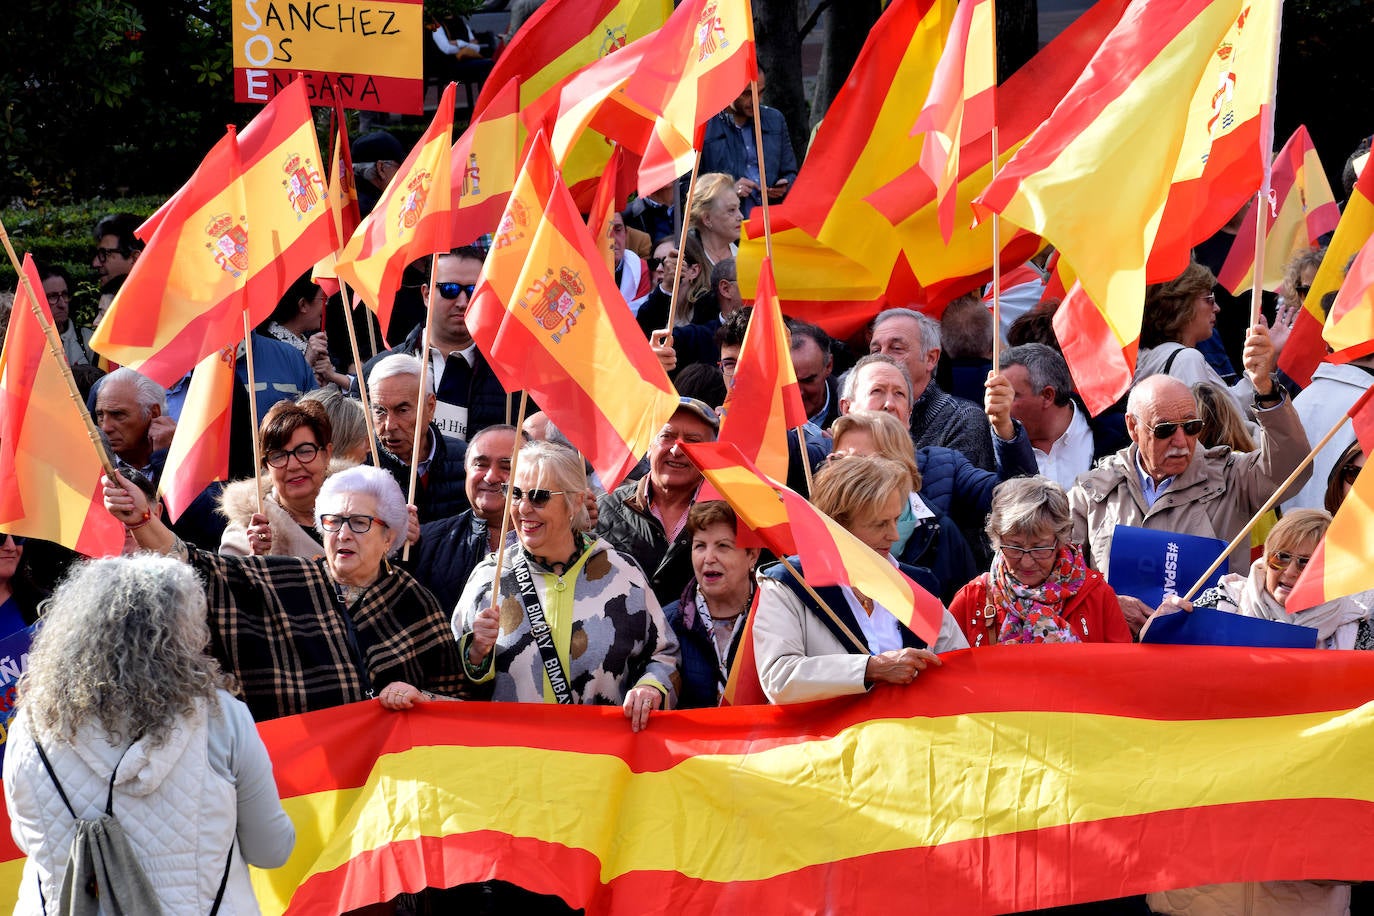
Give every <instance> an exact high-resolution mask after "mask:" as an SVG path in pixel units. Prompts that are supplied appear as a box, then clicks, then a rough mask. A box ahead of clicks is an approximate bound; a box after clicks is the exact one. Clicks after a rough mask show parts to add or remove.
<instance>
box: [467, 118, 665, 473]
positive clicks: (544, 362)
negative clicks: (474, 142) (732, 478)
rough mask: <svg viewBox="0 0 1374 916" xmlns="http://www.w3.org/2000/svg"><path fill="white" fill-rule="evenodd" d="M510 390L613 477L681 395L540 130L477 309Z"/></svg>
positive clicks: (479, 331) (477, 331) (476, 329)
mask: <svg viewBox="0 0 1374 916" xmlns="http://www.w3.org/2000/svg"><path fill="white" fill-rule="evenodd" d="M467 324H468V329H469V331H471V333H472V339H473V340H475V341H476V342H477V346H478V347H479V348H480V349H481V351H482V353H483V354H484V355H485V356H486V357H487V361H488V362H489V363H490V364H491V367H492V369H493V370H494V371H495V372H496V375H497V377H498V378H499V379H500V381H501V384H502V386H503V387H504V388H505V389H506V390H507V391H516V390H519V389H525V390H528V391H529V393H530V396H531V397H532V398H534V399H535V401H537V402H538V404H539V406H540V409H542V410H543V411H544V412H545V413H546V414H548V415H549V418H550V419H551V420H553V422H554V423H555V424H557V426H558V428H559V429H561V430H563V431H564V432H565V433H566V434H567V436H568V438H569V439H570V440H571V441H572V443H573V445H575V446H576V447H577V448H578V449H579V450H580V451H581V452H582V453H583V454H584V455H585V456H586V458H587V460H588V461H590V462H591V464H592V467H593V468H595V470H596V472H597V474H598V475H599V476H600V477H601V481H602V483H603V484H604V485H605V486H606V488H607V489H608V490H609V489H613V488H614V487H615V486H616V485H617V484H618V483H620V481H621V480H622V479H623V478H624V476H625V475H626V474H627V473H628V472H629V471H630V469H631V468H633V467H634V465H635V464H636V462H638V461H639V458H640V456H641V455H643V454H644V453H645V452H646V451H648V449H649V444H650V443H651V442H652V441H653V438H654V436H656V435H657V434H658V431H659V430H660V429H662V428H663V424H664V423H666V422H667V421H668V418H669V417H671V416H672V414H673V411H674V410H675V409H676V408H677V406H678V397H677V392H676V391H674V390H673V386H672V384H671V383H670V382H669V381H668V375H667V373H665V372H664V371H663V367H662V366H661V365H659V362H658V359H657V358H656V357H655V356H654V354H653V351H652V350H650V349H649V342H648V341H647V340H645V339H644V335H643V333H642V332H641V331H640V330H639V326H638V325H636V324H635V321H634V316H633V315H632V314H631V312H630V309H629V307H628V306H627V305H626V304H625V300H624V298H623V297H622V296H621V295H620V291H619V290H618V289H617V288H616V285H615V280H614V278H613V277H612V276H611V273H610V271H608V270H607V269H606V264H605V261H604V260H603V257H602V254H601V252H600V251H599V250H598V249H597V246H596V241H595V240H594V239H593V238H592V237H591V234H590V233H589V232H588V231H587V226H586V224H585V223H583V222H582V217H581V215H580V214H579V213H578V212H577V207H576V206H574V204H573V200H572V195H571V194H569V193H568V190H567V187H566V186H565V185H564V184H563V182H562V180H561V179H560V178H559V176H558V173H557V172H556V171H555V170H554V165H553V159H552V155H551V153H550V152H549V146H548V142H547V141H546V140H545V139H544V137H543V135H542V134H536V135H535V139H534V142H533V143H532V145H531V147H530V153H529V155H528V156H527V157H526V159H525V164H524V168H523V169H522V170H521V173H520V177H519V178H518V179H517V180H516V183H515V189H514V190H513V191H512V192H511V195H510V200H509V201H508V202H507V203H506V211H505V213H504V214H503V215H502V217H501V222H500V225H499V226H498V228H497V231H496V236H495V239H494V240H493V242H492V248H491V253H490V254H489V255H488V256H487V262H486V264H485V266H484V267H483V268H482V278H481V280H480V281H479V282H478V286H477V291H476V292H475V293H474V294H473V297H472V303H471V305H469V306H468V312H467Z"/></svg>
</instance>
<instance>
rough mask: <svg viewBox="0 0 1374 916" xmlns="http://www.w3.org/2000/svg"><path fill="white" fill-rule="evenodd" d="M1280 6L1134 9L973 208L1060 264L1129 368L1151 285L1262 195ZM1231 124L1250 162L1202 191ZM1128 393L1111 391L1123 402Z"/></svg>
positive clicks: (1195, 1)
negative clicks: (1040, 240)
mask: <svg viewBox="0 0 1374 916" xmlns="http://www.w3.org/2000/svg"><path fill="white" fill-rule="evenodd" d="M1274 6H1275V5H1274V4H1256V5H1254V6H1251V5H1250V4H1249V3H1248V2H1247V0H1186V2H1177V0H1143V2H1137V3H1134V4H1132V5H1131V6H1130V8H1129V9H1128V10H1127V11H1126V13H1125V14H1124V15H1123V17H1122V19H1121V21H1120V23H1119V24H1118V25H1117V27H1116V28H1115V29H1113V30H1112V32H1111V34H1110V35H1108V36H1107V38H1106V40H1105V41H1104V42H1103V44H1102V46H1101V48H1100V49H1099V50H1098V52H1097V54H1096V55H1095V56H1094V57H1093V59H1092V61H1091V62H1090V63H1089V65H1088V67H1087V69H1086V70H1085V71H1084V72H1083V75H1082V76H1081V77H1080V78H1079V80H1078V82H1077V83H1075V85H1074V86H1073V88H1072V89H1071V90H1070V92H1069V94H1068V95H1067V96H1066V97H1065V98H1064V100H1063V101H1062V102H1060V104H1059V105H1058V107H1057V108H1055V111H1054V114H1053V115H1052V116H1051V117H1050V119H1049V120H1048V121H1046V122H1045V124H1044V125H1043V126H1042V127H1041V128H1040V129H1039V130H1037V131H1036V133H1035V134H1034V135H1033V136H1032V137H1031V138H1030V139H1029V140H1028V141H1027V142H1026V144H1025V146H1023V147H1021V149H1020V150H1018V151H1017V153H1016V155H1015V156H1014V157H1013V158H1012V160H1011V162H1010V163H1008V165H1007V167H1006V168H1005V169H1003V170H1002V171H1001V172H1000V173H999V175H998V177H997V179H996V180H995V181H993V183H992V184H991V185H989V186H988V188H987V190H986V191H984V192H983V194H982V196H981V197H980V198H979V200H978V201H977V202H976V206H981V207H983V208H985V212H986V211H996V212H999V213H1001V214H1002V215H1003V216H1005V217H1007V218H1008V219H1010V220H1011V221H1012V222H1014V223H1016V224H1017V225H1019V226H1022V227H1024V228H1026V229H1028V230H1030V231H1032V232H1036V233H1038V234H1039V235H1041V236H1042V237H1044V238H1045V239H1046V240H1047V241H1049V242H1050V243H1052V244H1053V245H1054V246H1055V247H1056V248H1057V249H1058V250H1059V251H1060V252H1061V253H1062V255H1063V259H1064V261H1066V262H1067V263H1068V264H1069V265H1071V266H1072V267H1073V270H1074V271H1075V272H1076V274H1077V277H1078V282H1079V283H1080V284H1082V287H1083V290H1084V292H1085V293H1086V294H1087V297H1088V299H1090V300H1091V301H1092V303H1094V305H1095V307H1096V308H1097V309H1098V310H1099V311H1100V313H1101V315H1102V321H1100V322H1098V324H1099V325H1104V326H1105V327H1106V328H1107V329H1109V331H1110V334H1109V335H1104V339H1103V340H1102V341H1101V343H1102V345H1103V346H1104V347H1106V348H1107V349H1109V350H1110V351H1112V352H1113V353H1121V354H1122V359H1123V360H1124V361H1125V363H1126V364H1127V365H1129V366H1131V367H1132V368H1133V367H1134V365H1135V348H1136V346H1137V341H1138V339H1139V336H1140V322H1141V315H1142V308H1143V302H1144V292H1145V286H1146V284H1147V283H1150V282H1157V281H1161V280H1167V279H1170V278H1172V277H1174V276H1176V275H1177V274H1178V273H1179V272H1180V271H1182V269H1183V268H1184V267H1185V266H1186V264H1187V260H1188V257H1189V250H1190V248H1191V246H1192V245H1193V244H1195V243H1196V242H1198V241H1201V240H1202V238H1205V237H1206V235H1207V234H1210V232H1212V231H1215V229H1216V228H1218V227H1219V225H1220V224H1221V223H1224V222H1225V220H1226V219H1228V218H1229V217H1230V215H1231V214H1233V213H1234V212H1235V210H1236V209H1239V206H1240V204H1241V203H1242V202H1243V201H1244V199H1245V196H1246V195H1247V194H1250V193H1253V192H1254V190H1255V189H1257V188H1258V187H1259V182H1260V175H1261V172H1262V168H1263V165H1264V162H1265V158H1266V157H1267V153H1266V154H1265V155H1264V156H1261V153H1260V146H1259V136H1258V132H1259V128H1260V125H1261V123H1262V121H1263V118H1262V117H1261V108H1262V107H1263V106H1264V105H1265V104H1266V101H1265V100H1267V98H1268V96H1269V93H1270V92H1271V91H1272V86H1273V83H1272V73H1273V69H1272V68H1273V64H1274V55H1273V53H1272V52H1273V39H1274V36H1275V35H1276V34H1277V11H1276V9H1273V8H1272V7H1274ZM1218 87H1220V88H1218ZM1189 100H1190V101H1189ZM1251 109H1253V117H1252V116H1251ZM1242 119H1243V120H1242ZM1238 121H1241V122H1242V123H1243V124H1245V125H1252V124H1253V126H1254V127H1255V128H1256V131H1257V134H1256V136H1254V137H1253V138H1251V139H1250V140H1247V143H1251V145H1250V146H1246V147H1245V149H1246V150H1247V151H1248V153H1247V154H1246V155H1240V154H1237V156H1236V160H1235V164H1234V167H1233V168H1232V169H1231V170H1230V171H1229V172H1228V173H1227V174H1226V175H1225V176H1219V177H1217V178H1216V180H1215V181H1214V182H1210V181H1209V178H1208V175H1209V174H1210V170H1212V169H1213V167H1214V166H1215V165H1216V163H1214V162H1212V161H1210V155H1211V150H1212V146H1213V144H1214V143H1215V142H1219V138H1220V136H1222V135H1224V136H1233V135H1235V133H1236V129H1237V122H1238ZM1247 129H1248V128H1247ZM1247 136H1248V134H1247ZM1251 178H1253V181H1251V180H1250V179H1251ZM1242 192H1243V193H1242ZM1208 195H1210V199H1209V200H1208V201H1207V203H1208V205H1209V206H1210V207H1211V209H1210V210H1208V211H1207V215H1208V216H1209V218H1210V217H1211V216H1215V215H1216V213H1221V216H1220V218H1219V219H1218V220H1216V224H1215V225H1211V224H1207V225H1206V226H1205V227H1204V228H1205V229H1206V231H1205V232H1203V234H1202V235H1197V234H1195V233H1196V232H1198V231H1201V230H1200V229H1199V228H1198V227H1199V226H1202V225H1203V224H1202V223H1200V222H1199V219H1202V217H1200V216H1199V215H1198V212H1197V208H1198V206H1200V201H1201V198H1202V197H1207V196H1208ZM1108 200H1110V201H1111V202H1112V204H1111V208H1110V210H1111V212H1110V217H1108V216H1107V215H1106V213H1105V211H1104V209H1103V201H1108ZM1231 203H1235V206H1234V207H1232V206H1231ZM1180 257H1181V258H1182V260H1181V261H1180V260H1178V259H1179V258H1180ZM1112 359H1115V357H1114V356H1113V357H1112ZM1129 381H1130V378H1129V375H1126V376H1123V377H1122V378H1120V379H1119V380H1118V383H1117V385H1118V387H1119V388H1120V389H1121V390H1122V391H1124V390H1125V386H1126V385H1128V384H1129ZM1109 394H1110V392H1103V397H1106V396H1108V395H1109ZM1117 394H1118V395H1119V394H1120V391H1118V392H1117Z"/></svg>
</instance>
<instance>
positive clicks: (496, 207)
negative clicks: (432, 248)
mask: <svg viewBox="0 0 1374 916" xmlns="http://www.w3.org/2000/svg"><path fill="white" fill-rule="evenodd" d="M519 101H520V87H519V84H517V83H515V82H514V81H512V82H509V83H507V84H506V85H505V86H503V87H501V91H500V92H498V93H496V96H495V98H493V99H492V101H491V104H489V105H487V107H486V108H484V109H482V113H481V114H480V115H477V116H475V117H474V118H473V119H472V123H471V124H469V125H468V129H467V130H465V131H463V135H462V136H461V137H459V138H458V139H457V140H456V141H454V144H453V150H452V153H451V154H450V160H451V165H450V168H451V169H452V172H451V175H450V177H449V193H450V195H451V196H452V198H453V244H455V245H467V244H469V243H471V242H472V241H474V240H475V239H477V238H478V237H480V236H483V235H486V234H487V233H488V232H491V231H492V230H493V229H494V228H495V227H496V223H497V221H498V220H500V219H501V211H502V210H504V209H505V208H506V201H507V200H508V199H509V198H510V191H511V188H513V187H514V186H515V173H516V171H517V170H518V168H519V165H520V162H519V158H520V148H519V145H518V144H519V142H520V138H519V134H520V113H519V110H518V108H517V106H518V104H519Z"/></svg>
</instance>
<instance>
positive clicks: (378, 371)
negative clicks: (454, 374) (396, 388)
mask: <svg viewBox="0 0 1374 916" xmlns="http://www.w3.org/2000/svg"><path fill="white" fill-rule="evenodd" d="M423 371H424V368H423V367H422V366H421V365H420V360H419V359H418V358H417V357H414V356H412V355H410V354H409V353H392V354H391V355H390V356H383V357H382V358H381V359H379V360H377V364H376V365H374V366H373V367H372V371H371V372H369V373H368V374H367V387H368V388H369V389H371V388H376V387H377V385H378V384H380V383H381V382H384V381H386V380H387V379H389V378H398V377H400V376H408V377H410V378H413V379H415V381H416V383H417V384H418V383H419V381H420V374H421V372H423ZM424 376H425V394H433V393H434V373H433V372H425V373H424Z"/></svg>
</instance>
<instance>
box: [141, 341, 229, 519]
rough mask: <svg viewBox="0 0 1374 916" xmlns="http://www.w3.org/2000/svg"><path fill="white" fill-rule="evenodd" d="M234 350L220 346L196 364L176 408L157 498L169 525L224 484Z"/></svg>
mask: <svg viewBox="0 0 1374 916" xmlns="http://www.w3.org/2000/svg"><path fill="white" fill-rule="evenodd" d="M235 356H236V350H235V348H234V346H233V345H230V344H226V345H225V346H224V347H222V348H220V349H219V350H217V351H216V352H214V353H211V354H210V355H209V356H207V357H205V358H204V359H203V360H201V361H200V362H199V363H198V364H197V365H196V368H195V371H194V372H192V373H191V386H190V388H189V389H188V390H187V392H186V403H185V404H184V405H183V406H182V408H181V417H180V418H179V419H178V420H177V428H176V432H174V433H173V434H172V445H171V447H170V448H169V449H168V450H167V464H166V470H165V471H164V472H163V474H162V479H161V481H159V482H158V492H160V493H161V494H162V499H163V502H165V503H166V504H167V513H168V515H169V516H170V517H171V520H172V521H176V520H177V519H179V518H181V513H182V512H185V511H186V507H187V506H189V505H191V503H193V502H195V499H196V497H197V496H199V495H200V494H201V491H203V490H204V489H205V488H206V487H208V486H209V485H210V484H211V483H213V482H214V481H216V480H228V479H229V431H230V426H229V419H230V409H231V408H232V406H233V403H234V384H235V380H234V362H235Z"/></svg>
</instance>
